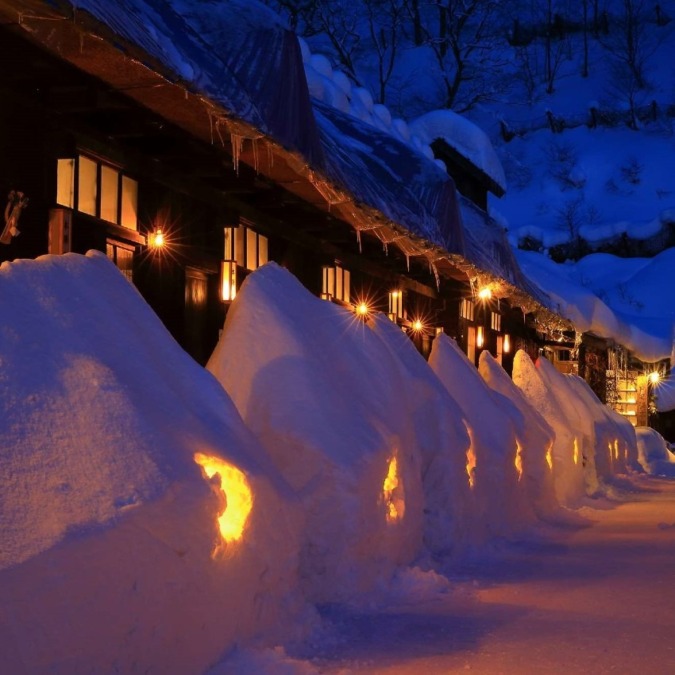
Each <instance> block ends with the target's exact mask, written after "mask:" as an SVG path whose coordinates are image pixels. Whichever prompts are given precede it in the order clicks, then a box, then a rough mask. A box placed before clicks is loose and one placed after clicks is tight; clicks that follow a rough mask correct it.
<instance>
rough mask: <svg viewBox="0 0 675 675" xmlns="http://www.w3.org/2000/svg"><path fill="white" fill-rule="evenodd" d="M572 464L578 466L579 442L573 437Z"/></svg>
mask: <svg viewBox="0 0 675 675" xmlns="http://www.w3.org/2000/svg"><path fill="white" fill-rule="evenodd" d="M573 459H574V464H575V465H576V464H579V441H578V440H577V437H576V436H575V437H574V456H573Z"/></svg>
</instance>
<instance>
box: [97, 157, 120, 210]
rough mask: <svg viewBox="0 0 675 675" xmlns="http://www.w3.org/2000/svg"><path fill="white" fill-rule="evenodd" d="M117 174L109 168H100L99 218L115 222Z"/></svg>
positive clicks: (117, 188)
mask: <svg viewBox="0 0 675 675" xmlns="http://www.w3.org/2000/svg"><path fill="white" fill-rule="evenodd" d="M118 193H119V172H118V171H116V170H115V169H112V168H110V167H109V166H101V218H102V219H103V220H107V221H109V222H111V223H116V222H117V198H118Z"/></svg>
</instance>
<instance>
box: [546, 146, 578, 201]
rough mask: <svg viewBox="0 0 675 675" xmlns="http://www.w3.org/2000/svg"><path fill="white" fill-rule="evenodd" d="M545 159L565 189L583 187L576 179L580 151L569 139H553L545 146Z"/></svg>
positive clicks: (550, 171) (554, 176) (550, 170)
mask: <svg viewBox="0 0 675 675" xmlns="http://www.w3.org/2000/svg"><path fill="white" fill-rule="evenodd" d="M544 155H545V159H546V161H547V164H548V170H549V173H550V174H551V176H553V178H554V179H555V180H556V181H558V183H559V184H560V186H561V187H562V189H563V190H567V189H571V188H575V189H579V188H581V187H583V183H585V178H584V179H583V182H582V183H581V184H579V183H578V181H577V180H575V176H577V163H578V161H579V157H578V152H577V149H576V148H575V146H574V145H573V144H572V143H570V142H567V141H551V142H550V143H548V144H547V145H546V146H545V148H544Z"/></svg>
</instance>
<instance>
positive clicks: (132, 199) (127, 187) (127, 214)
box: [120, 176, 138, 230]
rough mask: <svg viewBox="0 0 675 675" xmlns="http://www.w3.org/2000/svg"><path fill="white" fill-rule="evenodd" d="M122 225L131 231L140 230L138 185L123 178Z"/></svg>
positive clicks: (131, 180)
mask: <svg viewBox="0 0 675 675" xmlns="http://www.w3.org/2000/svg"><path fill="white" fill-rule="evenodd" d="M120 225H122V227H128V228H129V229H130V230H136V229H138V183H137V182H136V181H135V180H133V179H132V178H129V177H128V176H122V218H121V222H120Z"/></svg>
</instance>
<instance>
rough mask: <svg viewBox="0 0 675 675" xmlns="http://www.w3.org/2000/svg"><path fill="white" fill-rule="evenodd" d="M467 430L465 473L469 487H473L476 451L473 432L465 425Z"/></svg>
mask: <svg viewBox="0 0 675 675" xmlns="http://www.w3.org/2000/svg"><path fill="white" fill-rule="evenodd" d="M466 430H467V432H468V433H469V441H470V443H469V449H468V450H467V451H466V473H467V475H468V476H469V487H470V488H473V486H474V484H475V482H476V472H475V469H476V451H475V450H474V449H473V448H474V442H473V433H472V432H471V429H469V427H466Z"/></svg>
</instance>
